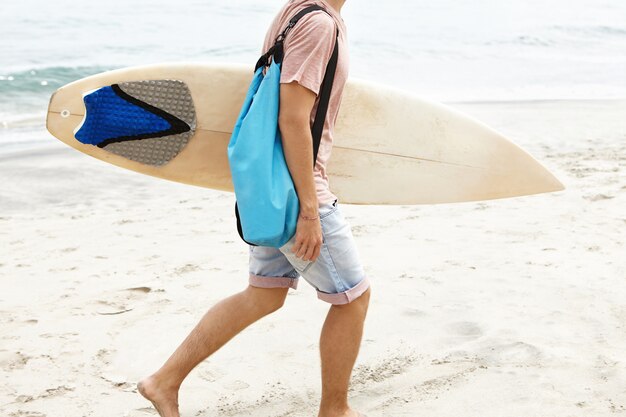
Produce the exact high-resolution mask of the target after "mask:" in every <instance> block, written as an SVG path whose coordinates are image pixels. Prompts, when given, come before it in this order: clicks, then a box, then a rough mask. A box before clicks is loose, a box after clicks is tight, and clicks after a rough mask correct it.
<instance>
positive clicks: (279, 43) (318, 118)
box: [254, 4, 339, 168]
mask: <svg viewBox="0 0 626 417" xmlns="http://www.w3.org/2000/svg"><path fill="white" fill-rule="evenodd" d="M318 10H321V11H324V12H326V13H328V11H327V10H326V9H324V8H323V7H322V6H319V5H317V4H312V5H310V6H307V7H305V8H304V9H302V10H300V11H299V12H298V13H296V14H295V15H294V16H293V17H292V18H291V19H289V24H288V25H287V27H285V29H284V30H283V31H282V32H281V33H280V34H279V35H278V36H277V37H276V40H275V41H274V45H273V46H272V47H271V48H270V49H269V50H268V51H267V52H266V53H265V54H263V55H262V56H261V58H259V60H258V61H257V64H256V66H255V68H254V72H256V71H257V70H258V69H259V68H261V67H264V66H267V65H269V59H270V58H273V59H274V62H276V63H279V64H280V63H281V62H282V61H283V56H284V54H283V42H284V40H285V37H286V36H287V33H289V31H290V30H291V29H292V28H293V27H294V26H295V25H296V23H298V21H299V20H300V19H301V18H302V17H304V16H305V15H306V14H308V13H311V12H314V11H318ZM328 15H329V16H330V13H328ZM338 60H339V28H337V30H336V31H335V47H334V48H333V53H332V55H331V56H330V59H329V61H328V64H327V66H326V72H325V73H324V79H323V80H322V84H321V86H320V91H319V102H318V105H317V110H316V113H315V119H314V120H313V125H312V126H311V135H312V137H313V167H314V168H315V162H316V161H317V153H318V151H319V148H320V143H321V141H322V133H323V132H324V122H325V121H326V114H327V113H328V105H329V103H330V94H331V92H332V89H333V82H334V80H335V72H336V71H337V61H338Z"/></svg>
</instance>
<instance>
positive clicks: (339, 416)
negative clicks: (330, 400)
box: [318, 404, 352, 417]
mask: <svg viewBox="0 0 626 417" xmlns="http://www.w3.org/2000/svg"><path fill="white" fill-rule="evenodd" d="M351 413H352V410H351V409H350V407H349V406H348V405H347V404H341V405H338V404H335V405H322V406H320V411H319V414H318V417H352V414H351Z"/></svg>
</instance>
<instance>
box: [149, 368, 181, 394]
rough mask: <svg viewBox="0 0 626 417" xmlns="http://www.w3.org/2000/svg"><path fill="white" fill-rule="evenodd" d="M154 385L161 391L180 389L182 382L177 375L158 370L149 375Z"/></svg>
mask: <svg viewBox="0 0 626 417" xmlns="http://www.w3.org/2000/svg"><path fill="white" fill-rule="evenodd" d="M148 378H149V380H150V382H151V383H152V384H153V387H154V388H156V389H158V390H159V391H178V390H179V389H180V385H181V383H180V382H179V381H178V379H177V378H176V377H174V376H173V375H171V374H168V373H167V372H163V371H157V372H155V373H154V374H152V375H150V376H149V377H148Z"/></svg>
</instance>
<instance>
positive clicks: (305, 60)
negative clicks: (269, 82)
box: [280, 11, 337, 95]
mask: <svg viewBox="0 0 626 417" xmlns="http://www.w3.org/2000/svg"><path fill="white" fill-rule="evenodd" d="M336 35H337V32H336V28H335V22H334V20H333V19H332V17H330V16H328V14H326V12H323V11H320V12H312V13H309V14H307V15H305V16H304V17H302V18H301V19H300V21H298V23H297V24H296V25H295V26H294V27H293V29H291V31H290V32H289V33H287V37H286V38H285V44H284V56H283V63H282V66H281V73H280V82H281V83H290V82H292V81H296V82H298V84H300V85H301V86H303V87H306V88H308V89H309V90H311V91H313V92H314V93H315V94H316V95H317V94H318V93H319V90H320V86H321V84H322V81H323V80H324V74H325V73H326V66H327V65H328V61H329V60H330V57H331V55H332V53H333V48H334V47H335V39H336Z"/></svg>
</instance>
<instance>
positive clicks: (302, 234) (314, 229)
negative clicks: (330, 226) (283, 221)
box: [291, 217, 323, 262]
mask: <svg viewBox="0 0 626 417" xmlns="http://www.w3.org/2000/svg"><path fill="white" fill-rule="evenodd" d="M322 242H323V239H322V225H321V224H320V219H319V217H318V218H317V219H315V220H304V219H302V218H300V217H298V223H297V225H296V239H295V243H294V245H293V247H292V248H291V251H292V252H293V253H295V254H296V257H298V258H302V259H303V260H305V261H309V260H310V261H312V262H315V260H316V259H317V257H318V256H319V254H320V249H321V247H322Z"/></svg>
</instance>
